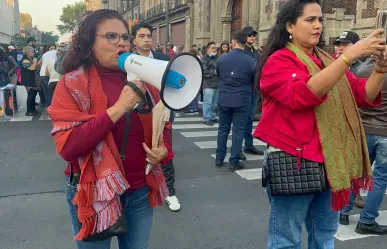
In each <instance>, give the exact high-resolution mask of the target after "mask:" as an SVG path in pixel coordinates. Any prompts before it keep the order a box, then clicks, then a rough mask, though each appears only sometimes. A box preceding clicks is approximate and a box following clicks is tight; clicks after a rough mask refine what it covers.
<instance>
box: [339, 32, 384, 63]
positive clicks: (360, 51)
mask: <svg viewBox="0 0 387 249" xmlns="http://www.w3.org/2000/svg"><path fill="white" fill-rule="evenodd" d="M382 34H384V30H383V29H377V30H375V31H374V32H372V33H371V34H370V35H369V36H367V37H366V38H364V39H362V40H360V41H358V42H356V43H355V44H354V45H353V46H352V47H351V48H349V49H348V51H347V52H345V53H344V56H345V57H347V58H348V59H349V60H350V62H353V61H355V60H357V59H359V58H362V57H368V56H370V55H374V56H377V57H379V56H381V55H382V54H383V52H385V50H386V39H385V38H378V36H380V35H382Z"/></svg>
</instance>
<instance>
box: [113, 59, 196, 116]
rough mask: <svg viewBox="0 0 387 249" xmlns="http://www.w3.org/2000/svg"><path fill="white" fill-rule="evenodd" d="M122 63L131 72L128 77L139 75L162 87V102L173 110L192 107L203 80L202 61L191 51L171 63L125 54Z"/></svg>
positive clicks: (160, 89)
mask: <svg viewBox="0 0 387 249" xmlns="http://www.w3.org/2000/svg"><path fill="white" fill-rule="evenodd" d="M118 66H119V67H120V69H121V70H122V71H124V72H126V73H127V74H128V79H129V77H130V75H131V77H133V75H135V76H137V77H138V78H137V79H138V80H141V81H144V82H147V83H149V84H151V85H153V86H155V87H156V88H157V89H159V91H160V97H161V101H162V102H163V103H164V105H165V106H166V107H167V108H168V109H170V110H173V111H179V110H182V109H185V108H186V107H188V106H189V105H190V104H191V103H192V102H193V100H194V99H195V98H196V97H197V95H198V93H199V92H200V88H201V87H202V83H203V67H202V64H201V62H200V60H199V59H198V57H197V56H195V55H193V54H190V53H182V54H180V55H178V56H176V57H175V58H174V59H172V60H171V61H169V62H168V61H161V60H156V59H152V58H149V57H145V56H141V55H137V54H133V53H123V54H121V55H120V56H119V57H118Z"/></svg>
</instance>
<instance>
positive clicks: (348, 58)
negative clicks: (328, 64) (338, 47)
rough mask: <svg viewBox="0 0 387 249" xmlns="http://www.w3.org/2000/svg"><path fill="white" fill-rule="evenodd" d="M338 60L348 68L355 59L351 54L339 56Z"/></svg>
mask: <svg viewBox="0 0 387 249" xmlns="http://www.w3.org/2000/svg"><path fill="white" fill-rule="evenodd" d="M340 58H342V59H343V60H344V61H345V63H346V64H347V65H348V66H351V65H352V63H353V62H354V61H355V60H356V57H355V56H353V55H352V54H351V53H344V54H342V55H341V56H340Z"/></svg>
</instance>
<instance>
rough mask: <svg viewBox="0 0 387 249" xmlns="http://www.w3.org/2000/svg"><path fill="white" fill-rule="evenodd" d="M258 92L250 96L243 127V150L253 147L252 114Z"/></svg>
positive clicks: (253, 113)
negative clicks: (245, 121) (247, 115)
mask: <svg viewBox="0 0 387 249" xmlns="http://www.w3.org/2000/svg"><path fill="white" fill-rule="evenodd" d="M258 99H259V97H258V94H256V93H254V94H253V95H252V96H251V104H250V108H251V109H250V115H249V118H248V119H247V123H246V129H245V135H244V138H245V150H248V149H251V148H253V147H254V145H253V135H252V134H251V133H252V130H253V122H254V115H255V111H256V110H257V105H258Z"/></svg>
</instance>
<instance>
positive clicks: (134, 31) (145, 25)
mask: <svg viewBox="0 0 387 249" xmlns="http://www.w3.org/2000/svg"><path fill="white" fill-rule="evenodd" d="M140 29H149V31H150V32H151V34H152V31H153V27H152V25H150V24H149V23H146V22H140V23H139V24H136V25H134V26H133V27H132V33H131V35H132V36H133V37H136V35H137V32H138V31H139V30H140Z"/></svg>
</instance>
